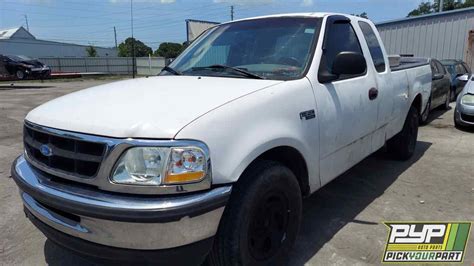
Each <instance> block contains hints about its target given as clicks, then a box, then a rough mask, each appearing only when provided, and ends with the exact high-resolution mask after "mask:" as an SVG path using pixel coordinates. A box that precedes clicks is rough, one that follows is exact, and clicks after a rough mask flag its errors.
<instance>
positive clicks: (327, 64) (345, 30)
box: [319, 21, 363, 80]
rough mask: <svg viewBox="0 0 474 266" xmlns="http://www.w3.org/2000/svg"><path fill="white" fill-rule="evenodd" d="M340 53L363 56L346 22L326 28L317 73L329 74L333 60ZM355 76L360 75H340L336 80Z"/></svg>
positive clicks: (350, 26) (354, 35)
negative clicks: (354, 53) (353, 53)
mask: <svg viewBox="0 0 474 266" xmlns="http://www.w3.org/2000/svg"><path fill="white" fill-rule="evenodd" d="M341 52H356V53H360V54H363V53H362V48H361V47H360V43H359V40H358V39H357V35H356V33H355V31H354V29H353V28H352V25H351V24H350V23H349V22H346V21H342V22H338V21H336V22H335V23H333V24H331V25H330V26H329V27H328V29H327V31H326V36H325V44H324V48H323V55H322V56H321V64H320V66H319V71H320V72H321V71H328V72H329V73H331V70H332V66H333V63H334V60H335V59H336V56H337V55H338V54H339V53H341ZM357 76H360V75H340V76H339V78H338V80H342V79H348V78H353V77H357Z"/></svg>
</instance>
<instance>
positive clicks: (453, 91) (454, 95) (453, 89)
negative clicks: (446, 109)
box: [451, 87, 456, 102]
mask: <svg viewBox="0 0 474 266" xmlns="http://www.w3.org/2000/svg"><path fill="white" fill-rule="evenodd" d="M455 100H456V88H454V87H453V88H451V102H453V101H455Z"/></svg>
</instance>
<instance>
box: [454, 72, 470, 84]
mask: <svg viewBox="0 0 474 266" xmlns="http://www.w3.org/2000/svg"><path fill="white" fill-rule="evenodd" d="M456 79H457V80H458V81H461V82H467V81H468V80H469V74H464V75H461V76H459V77H457V78H456Z"/></svg>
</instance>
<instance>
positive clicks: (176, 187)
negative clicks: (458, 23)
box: [12, 13, 431, 265]
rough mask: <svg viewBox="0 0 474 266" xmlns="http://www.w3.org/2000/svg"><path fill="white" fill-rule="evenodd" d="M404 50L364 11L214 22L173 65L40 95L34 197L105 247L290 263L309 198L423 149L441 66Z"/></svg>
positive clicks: (65, 231)
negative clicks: (434, 78) (392, 45)
mask: <svg viewBox="0 0 474 266" xmlns="http://www.w3.org/2000/svg"><path fill="white" fill-rule="evenodd" d="M390 59H392V58H390ZM393 59H394V60H393V62H392V63H390V62H391V61H389V57H388V56H387V54H386V52H385V49H384V46H383V45H382V41H381V39H380V36H379V34H378V32H377V29H376V28H375V26H374V24H373V23H372V22H370V21H369V20H366V19H363V18H359V17H354V16H349V15H342V14H328V13H306V14H288V15H275V16H266V17H257V18H250V19H244V20H240V21H233V22H229V23H224V24H221V25H218V26H216V27H213V28H211V29H209V30H207V31H206V32H205V33H203V34H202V35H201V36H200V37H199V38H198V39H197V40H196V41H195V42H193V43H192V44H191V45H190V46H189V47H188V48H187V49H186V50H185V51H184V52H183V53H182V54H181V55H180V56H179V57H178V58H177V59H176V60H175V61H173V62H172V63H171V65H169V66H168V67H166V68H164V69H163V71H162V73H161V74H160V75H159V76H156V77H148V78H140V79H134V80H126V81H119V82H115V83H110V84H107V85H102V86H97V87H94V88H90V89H86V90H82V91H78V92H75V93H72V94H69V95H66V96H63V97H60V98H58V99H55V100H53V101H50V102H48V103H46V104H43V105H41V106H39V107H37V108H36V109H34V110H33V111H31V112H30V113H29V114H28V115H27V117H26V118H25V122H24V146H25V150H24V154H23V155H21V156H20V157H19V158H18V159H16V161H15V162H14V164H13V166H12V176H13V178H14V180H15V181H16V183H17V185H18V187H19V188H20V195H21V198H22V200H23V202H24V207H25V208H24V211H25V213H26V215H27V217H28V218H29V219H30V220H31V221H32V223H33V224H34V225H35V226H36V227H37V228H39V230H41V231H42V232H43V233H44V234H45V235H46V236H47V237H48V238H49V239H51V240H52V241H54V242H56V243H59V244H60V245H62V246H64V247H66V248H69V249H72V250H75V251H77V252H80V253H83V254H89V255H92V256H96V257H101V258H112V259H120V260H121V259H124V260H129V259H133V260H137V261H140V262H152V263H155V264H159V263H163V264H171V265H176V264H200V263H202V262H203V261H206V262H208V263H210V264H213V265H234V264H235V265H240V264H242V265H254V264H266V265H277V264H281V263H282V262H283V261H284V259H285V258H286V257H287V255H288V252H289V250H290V249H291V247H292V244H293V243H294V241H295V238H296V235H297V232H298V229H299V224H300V220H301V212H302V198H304V197H306V196H308V195H310V194H311V193H313V192H315V191H316V190H318V189H319V188H321V187H322V186H324V185H325V184H327V183H328V182H330V181H331V180H332V179H334V178H336V177H337V176H338V175H340V174H341V173H343V172H344V171H346V170H348V169H349V168H350V167H352V166H354V165H355V164H357V163H358V162H360V161H361V160H363V159H364V158H365V157H367V156H368V155H370V154H371V153H373V152H375V151H377V150H379V149H380V148H382V147H384V146H386V148H387V150H388V151H389V152H390V153H392V154H393V156H394V157H395V158H397V159H402V160H406V159H408V158H410V156H411V155H412V154H413V153H414V150H415V146H416V142H417V134H418V119H419V115H420V113H421V112H423V109H424V106H426V103H427V99H428V98H429V92H430V89H431V69H430V66H429V64H428V61H426V60H425V61H424V60H419V61H414V62H410V63H408V64H403V63H402V64H397V63H396V61H397V60H396V59H397V58H396V57H395V58H393Z"/></svg>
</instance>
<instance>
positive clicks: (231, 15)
mask: <svg viewBox="0 0 474 266" xmlns="http://www.w3.org/2000/svg"><path fill="white" fill-rule="evenodd" d="M230 20H231V21H232V20H234V6H230Z"/></svg>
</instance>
